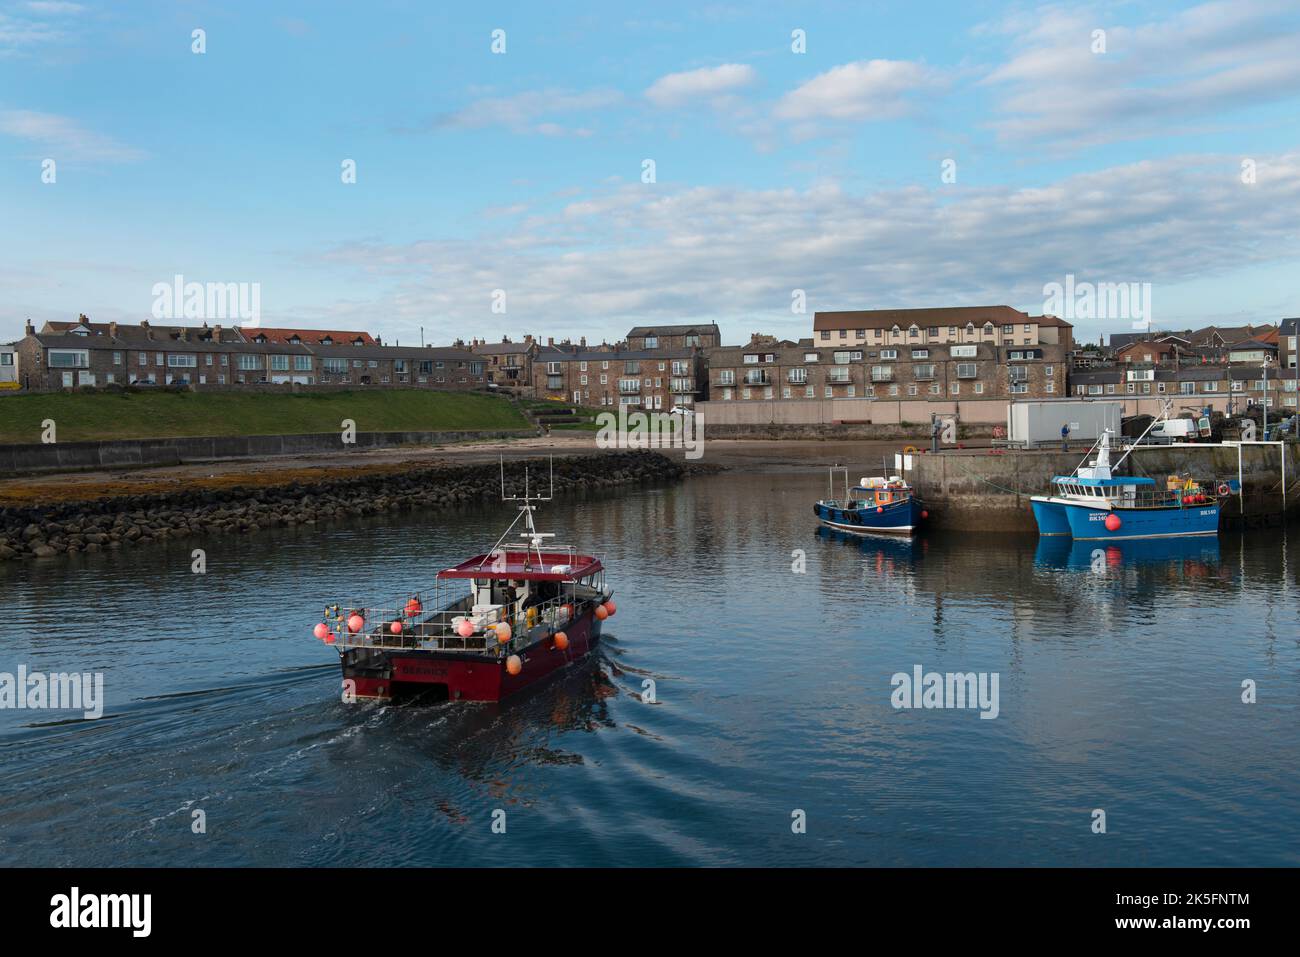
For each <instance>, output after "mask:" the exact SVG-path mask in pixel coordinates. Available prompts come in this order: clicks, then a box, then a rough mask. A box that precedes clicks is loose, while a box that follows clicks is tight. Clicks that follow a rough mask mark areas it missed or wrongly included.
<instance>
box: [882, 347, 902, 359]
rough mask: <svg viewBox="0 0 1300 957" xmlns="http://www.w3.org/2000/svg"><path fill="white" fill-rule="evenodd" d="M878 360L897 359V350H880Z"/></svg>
mask: <svg viewBox="0 0 1300 957" xmlns="http://www.w3.org/2000/svg"><path fill="white" fill-rule="evenodd" d="M880 358H881V359H897V358H898V350H897V349H881V350H880Z"/></svg>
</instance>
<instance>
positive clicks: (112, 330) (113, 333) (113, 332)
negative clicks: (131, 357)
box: [108, 322, 117, 339]
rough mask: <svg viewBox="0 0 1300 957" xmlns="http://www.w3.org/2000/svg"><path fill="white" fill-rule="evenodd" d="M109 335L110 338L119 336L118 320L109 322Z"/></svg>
mask: <svg viewBox="0 0 1300 957" xmlns="http://www.w3.org/2000/svg"><path fill="white" fill-rule="evenodd" d="M108 337H109V338H110V339H116V338H117V323H116V322H110V323H109V324H108Z"/></svg>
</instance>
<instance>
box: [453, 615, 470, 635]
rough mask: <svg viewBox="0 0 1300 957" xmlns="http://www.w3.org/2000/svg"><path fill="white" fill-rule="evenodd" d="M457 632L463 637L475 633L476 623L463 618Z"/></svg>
mask: <svg viewBox="0 0 1300 957" xmlns="http://www.w3.org/2000/svg"><path fill="white" fill-rule="evenodd" d="M456 634H458V635H460V636H461V637H462V638H468V637H469V636H470V635H472V634H474V625H473V624H472V623H471V622H470V620H469V619H468V618H462V619H461V622H460V624H459V625H457V626H456Z"/></svg>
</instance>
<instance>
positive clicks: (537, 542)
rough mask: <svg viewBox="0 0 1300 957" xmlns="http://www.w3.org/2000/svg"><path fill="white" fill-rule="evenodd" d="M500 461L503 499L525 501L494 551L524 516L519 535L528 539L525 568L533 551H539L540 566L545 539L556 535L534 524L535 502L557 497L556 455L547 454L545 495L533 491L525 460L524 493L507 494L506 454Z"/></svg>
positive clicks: (496, 549)
mask: <svg viewBox="0 0 1300 957" xmlns="http://www.w3.org/2000/svg"><path fill="white" fill-rule="evenodd" d="M500 463H501V501H503V502H523V504H522V505H520V506H518V508H519V515H518V517H516V518H515V520H514V521H513V522H511V523H510V528H507V529H506V530H505V532H504V533H503V534H502V535H501V537H500V538H499V539H497V543H496V546H495V547H494V548H493V549H492V552H493V553H496V552H497V551H498V550H499V549H500V548H501V543H502V542H504V541H505V539H506V536H507V535H509V534H510V530H511V529H513V528H514V527H515V525H517V524H518V523H519V519H520V518H522V519H523V520H524V531H522V532H520V533H519V537H520V538H526V539H528V548H527V550H526V551H525V552H524V568H525V570H527V569H529V568H530V567H531V565H532V559H533V552H536V553H537V563H538V565H539V566H540V565H542V564H544V563H543V561H542V542H543V541H544V540H545V539H548V538H554V537H555V535H554V534H553V533H551V532H539V531H538V530H537V526H536V525H535V524H533V511H534V510H535V509H536V508H537V506H536V505H534V504H533V503H534V502H549V501H551V499H552V498H554V497H555V457H554V456H547V466H546V467H547V476H546V494H545V495H542V494H541V493H540V492H538V493H534V492H533V490H532V486H531V485H530V484H529V481H528V463H527V462H526V461H525V462H524V494H523V495H507V494H506V460H505V456H504V455H503V456H501V457H500Z"/></svg>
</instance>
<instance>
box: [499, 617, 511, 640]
mask: <svg viewBox="0 0 1300 957" xmlns="http://www.w3.org/2000/svg"><path fill="white" fill-rule="evenodd" d="M496 630H497V641H499V642H501V644H503V645H504V644H505V643H506V642H507V641H509V640H510V625H509V623H507V622H504V621H501V622H497V626H496Z"/></svg>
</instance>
